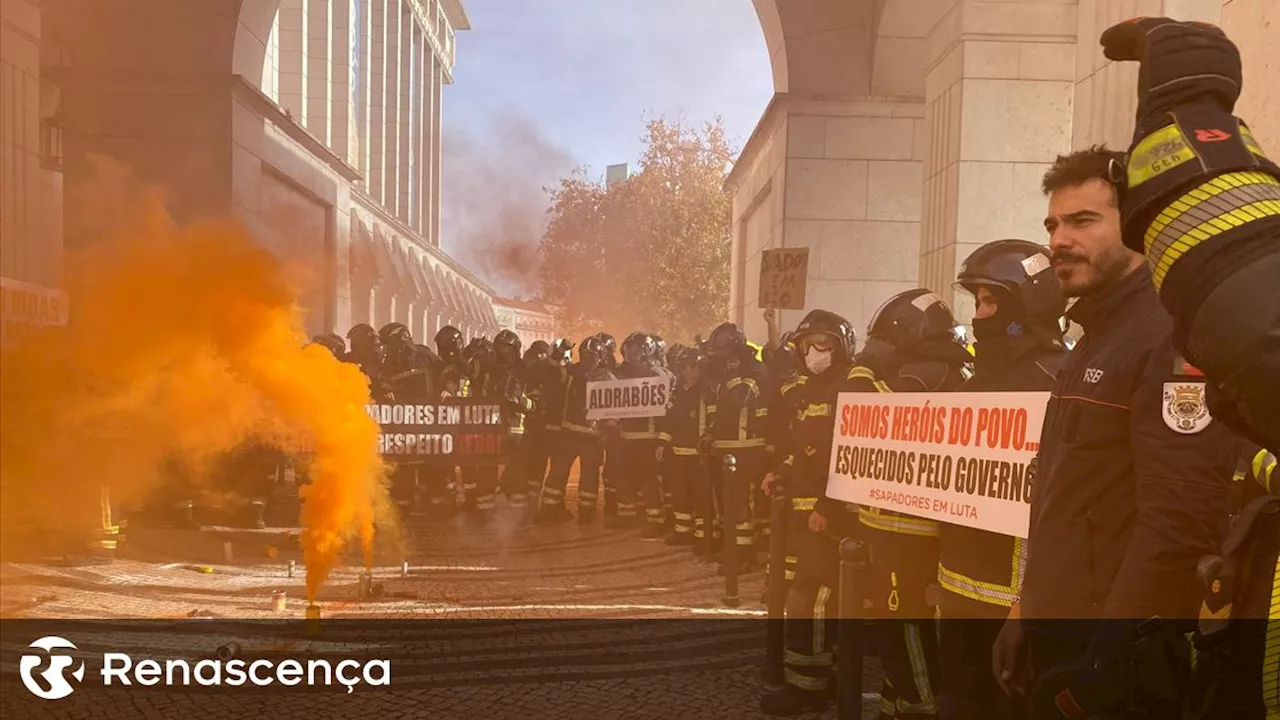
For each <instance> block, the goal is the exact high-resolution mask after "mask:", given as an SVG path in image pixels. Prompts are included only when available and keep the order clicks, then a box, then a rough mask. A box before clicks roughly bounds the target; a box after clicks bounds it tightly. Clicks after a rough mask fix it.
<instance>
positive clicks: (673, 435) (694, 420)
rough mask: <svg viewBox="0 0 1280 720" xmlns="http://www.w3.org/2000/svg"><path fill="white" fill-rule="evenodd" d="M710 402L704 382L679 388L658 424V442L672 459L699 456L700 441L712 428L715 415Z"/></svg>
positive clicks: (677, 387)
mask: <svg viewBox="0 0 1280 720" xmlns="http://www.w3.org/2000/svg"><path fill="white" fill-rule="evenodd" d="M710 400H711V388H709V387H707V385H706V383H704V382H702V381H698V382H696V383H694V384H693V385H689V386H684V385H680V384H677V386H676V389H675V392H674V393H673V394H672V396H671V407H670V408H668V409H667V415H666V417H663V418H659V421H658V439H659V440H661V441H662V442H663V443H665V444H666V445H667V446H668V447H669V448H670V452H671V454H672V455H677V456H682V455H698V454H699V448H698V446H699V444H700V443H699V441H700V440H701V439H702V438H703V436H705V435H706V434H707V431H708V430H709V429H710V428H711V420H712V417H713V416H714V414H715V406H714V405H711V404H710Z"/></svg>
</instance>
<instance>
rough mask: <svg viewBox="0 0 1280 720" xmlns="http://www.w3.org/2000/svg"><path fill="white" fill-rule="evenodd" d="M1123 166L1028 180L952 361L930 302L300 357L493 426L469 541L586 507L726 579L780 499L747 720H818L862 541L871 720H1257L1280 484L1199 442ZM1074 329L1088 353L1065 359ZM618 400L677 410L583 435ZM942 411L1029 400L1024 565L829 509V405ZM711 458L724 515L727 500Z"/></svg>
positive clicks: (1257, 463)
mask: <svg viewBox="0 0 1280 720" xmlns="http://www.w3.org/2000/svg"><path fill="white" fill-rule="evenodd" d="M1118 156H1119V155H1118V154H1117V153H1112V152H1109V151H1106V150H1103V149H1100V148H1094V149H1089V150H1085V151H1080V152H1077V153H1074V154H1071V155H1068V156H1064V157H1061V158H1059V159H1058V162H1057V163H1056V164H1055V165H1054V166H1053V167H1052V168H1051V169H1050V171H1049V172H1048V173H1047V174H1046V176H1045V179H1044V187H1043V189H1044V192H1045V193H1046V195H1047V196H1048V198H1049V209H1048V212H1047V214H1046V222H1045V225H1046V229H1047V230H1048V233H1049V240H1050V242H1049V247H1044V246H1041V245H1038V244H1036V243H1033V242H1029V241H1024V240H999V241H996V242H992V243H989V244H986V245H984V246H982V247H980V248H979V249H978V250H976V251H974V252H973V253H972V254H971V255H970V256H969V257H968V258H967V259H966V260H965V261H964V263H963V264H962V265H961V268H960V271H959V273H958V275H957V277H956V288H957V289H958V290H959V291H962V292H965V293H968V294H970V295H971V296H972V297H973V299H974V303H975V307H976V312H975V314H974V318H973V321H972V327H973V331H972V335H973V338H974V340H975V342H973V343H971V344H967V343H966V340H965V339H964V338H965V337H966V333H965V332H963V331H962V329H961V328H960V326H959V324H958V322H957V320H956V318H955V317H954V316H953V314H952V311H951V310H950V309H949V308H948V306H947V305H946V304H945V303H944V302H943V301H942V300H941V299H940V298H939V297H938V296H937V295H936V294H934V293H933V292H931V291H930V290H928V289H925V288H918V289H914V290H910V291H906V292H902V293H899V294H897V295H895V296H893V297H892V298H890V299H889V300H888V301H887V302H885V303H884V304H883V305H882V306H881V307H880V309H879V310H878V311H877V312H876V314H875V315H874V317H873V318H872V320H871V322H870V324H869V327H868V329H867V332H866V337H865V339H864V340H860V339H859V338H858V335H857V333H856V332H855V329H854V327H853V326H852V325H851V323H850V322H849V321H848V320H846V319H845V318H844V317H842V316H841V315H840V314H838V313H836V312H831V311H827V310H813V311H811V312H809V313H808V314H807V315H806V316H805V317H804V318H803V320H802V321H801V322H800V323H799V324H798V325H797V326H796V327H795V328H794V329H793V330H791V331H790V332H785V333H784V332H781V328H779V327H778V324H777V322H776V314H775V313H774V312H772V311H766V313H765V318H766V321H767V322H768V325H769V339H768V342H767V343H766V344H765V345H764V346H763V347H760V346H757V345H755V344H753V343H749V342H748V341H747V339H746V337H745V336H744V334H743V332H742V331H741V330H740V329H739V328H738V327H737V326H736V325H734V324H731V323H726V324H723V325H721V326H719V327H717V328H715V329H714V330H713V331H712V332H711V333H710V335H709V337H708V338H707V339H706V340H705V341H703V340H701V339H697V340H696V341H695V342H693V343H691V344H690V345H688V346H684V345H674V346H672V347H670V348H667V347H666V346H665V343H664V341H663V340H662V338H660V337H657V336H655V335H652V334H648V333H643V332H636V333H633V334H632V335H630V336H628V337H627V338H626V339H625V340H624V341H623V342H622V344H621V348H617V347H616V343H615V341H614V339H613V338H612V337H610V336H609V335H607V334H603V333H602V334H599V335H593V336H590V337H587V338H585V339H584V340H582V342H580V343H579V344H578V345H577V347H576V350H577V359H576V361H573V358H572V355H573V351H574V345H573V344H572V343H571V342H569V341H566V340H561V341H557V342H556V343H554V344H547V343H545V342H535V343H533V344H532V346H531V347H530V348H528V349H527V350H526V351H524V352H521V350H522V348H521V343H520V340H519V338H518V337H517V336H516V335H515V334H514V333H512V332H510V331H503V332H501V333H499V334H498V335H497V336H496V337H495V338H494V339H493V341H492V342H489V341H488V340H485V339H483V338H481V339H475V340H472V341H471V342H470V343H468V344H466V345H465V346H464V344H463V338H462V335H461V333H459V332H458V331H457V330H456V329H454V328H452V327H446V328H444V329H442V330H441V331H440V332H439V333H438V334H437V336H436V338H435V348H434V350H432V349H430V348H427V347H425V346H422V345H418V344H416V343H414V341H413V339H412V338H411V337H410V335H409V332H408V330H407V329H406V328H405V327H404V326H403V325H401V324H398V323H393V324H390V325H388V326H386V327H384V328H382V329H381V330H380V331H378V332H375V331H374V330H373V328H371V327H369V326H367V325H361V326H357V327H355V328H353V329H352V330H351V332H350V333H349V339H350V341H351V348H350V350H347V349H346V348H345V346H344V344H343V343H342V340H341V338H337V337H332V336H330V337H321V338H317V339H316V342H319V343H323V344H325V345H326V346H329V347H330V349H331V350H333V351H334V353H335V354H337V355H339V356H340V357H342V358H343V359H345V360H347V361H349V362H353V363H356V364H359V365H360V367H361V368H362V369H363V370H364V372H365V373H366V374H367V375H368V377H369V381H370V387H371V391H372V394H373V397H374V399H375V400H377V401H380V402H396V403H417V402H429V401H431V400H432V399H434V398H439V397H446V396H450V395H468V396H472V397H482V398H489V399H494V400H497V401H500V402H501V403H502V404H503V407H504V408H505V409H506V411H507V414H508V417H509V419H510V422H509V431H510V432H511V433H513V434H517V435H521V436H522V441H521V442H519V443H517V444H515V445H514V446H513V447H514V453H513V455H512V456H511V457H510V458H509V459H508V462H507V463H506V465H505V466H504V467H503V468H502V469H501V470H500V469H499V468H498V467H497V466H493V467H467V468H462V469H461V473H460V477H461V478H462V483H463V489H464V491H465V500H464V501H463V503H462V508H463V509H464V510H465V511H466V512H469V513H470V514H471V515H472V517H475V518H477V519H478V520H480V521H487V520H488V518H489V513H490V512H491V511H492V509H493V508H494V503H495V498H496V497H497V496H498V495H499V494H502V493H505V495H506V497H507V500H508V503H509V504H510V505H511V506H513V507H516V508H524V514H525V516H526V517H527V518H528V519H529V520H530V521H532V522H540V523H560V522H564V521H567V520H571V519H573V518H574V517H575V516H576V518H577V522H578V523H582V524H590V523H593V522H594V520H595V516H596V513H597V510H599V511H601V512H602V513H603V516H604V517H603V523H604V525H605V527H608V528H637V527H639V528H641V532H642V533H643V535H644V536H646V537H653V538H656V537H663V536H665V537H666V542H667V543H668V544H671V545H688V546H690V547H691V549H692V551H693V552H695V553H706V552H711V551H709V550H707V549H706V548H708V547H719V543H700V542H697V538H701V537H705V535H704V533H706V532H708V531H710V532H713V533H717V532H728V533H733V534H734V536H735V541H736V547H737V552H736V553H735V555H736V562H737V563H738V564H739V566H738V571H739V572H746V571H749V570H751V569H752V568H753V567H757V566H758V561H759V559H760V554H759V552H760V551H762V550H764V549H765V548H766V547H767V539H768V534H769V531H770V528H769V509H768V507H769V502H768V499H767V498H768V497H769V496H775V495H779V494H783V493H785V494H786V496H789V497H790V503H791V508H792V513H791V519H790V521H789V523H788V528H787V552H786V558H785V562H786V565H787V567H786V571H785V575H784V577H785V579H786V584H787V590H786V593H787V601H786V651H785V656H784V665H785V671H784V678H785V683H784V684H783V686H782V687H781V688H779V689H778V690H776V691H775V692H772V693H770V694H769V695H767V696H765V697H764V698H763V700H762V708H763V710H764V711H765V712H766V713H768V714H771V715H793V714H799V713H803V712H808V711H813V710H818V709H820V708H822V707H823V706H825V705H826V704H828V703H829V702H830V700H831V697H832V694H833V688H834V677H833V667H834V651H835V650H836V648H834V647H833V640H834V638H835V637H836V633H835V632H834V631H833V629H832V627H831V623H832V621H833V620H834V619H835V618H836V608H837V607H838V606H837V603H838V599H837V588H838V582H837V575H838V566H839V559H838V545H839V542H840V541H841V540H842V539H845V538H858V539H860V540H861V541H862V542H864V543H865V545H866V546H867V547H868V548H869V551H870V558H871V562H870V572H869V574H868V576H867V578H866V582H865V583H864V586H863V591H864V592H865V597H864V598H862V600H863V605H864V608H865V609H866V611H867V612H868V613H869V614H870V615H871V616H873V617H875V618H876V621H875V622H874V624H873V626H872V629H871V630H870V631H869V632H870V633H871V637H872V638H873V646H874V649H875V652H876V654H877V655H878V656H879V658H880V662H881V664H882V666H883V669H884V675H885V678H884V682H883V687H882V690H881V717H882V718H934V717H942V718H1019V717H1030V718H1049V717H1080V718H1084V717H1091V716H1099V717H1109V716H1117V717H1120V716H1125V717H1127V716H1134V717H1149V718H1165V717H1169V718H1174V717H1184V716H1193V717H1206V718H1208V717H1213V718H1250V717H1264V713H1265V712H1267V711H1268V710H1270V711H1271V712H1273V713H1274V712H1275V711H1276V710H1277V707H1278V703H1280V699H1278V698H1277V682H1278V678H1277V672H1280V671H1277V669H1276V667H1277V662H1280V632H1277V630H1280V628H1276V627H1275V621H1276V620H1280V599H1278V595H1280V565H1277V553H1278V552H1280V520H1278V517H1280V515H1278V514H1277V508H1278V507H1280V505H1278V504H1277V502H1276V497H1275V496H1276V494H1277V491H1280V483H1277V482H1276V480H1275V479H1274V469H1275V465H1276V458H1275V456H1274V455H1273V454H1271V453H1270V452H1268V451H1267V450H1266V449H1264V448H1261V447H1259V446H1257V445H1255V444H1253V443H1252V442H1250V441H1248V440H1246V439H1244V438H1242V437H1240V436H1238V435H1236V434H1234V433H1233V432H1232V431H1231V430H1230V429H1229V428H1228V427H1227V426H1226V425H1225V424H1222V423H1214V422H1213V419H1212V417H1211V415H1210V414H1209V412H1208V410H1207V408H1206V403H1205V398H1204V385H1205V383H1204V378H1203V377H1202V376H1201V375H1200V373H1199V372H1198V370H1196V368H1195V367H1193V366H1192V365H1191V364H1189V363H1188V362H1186V360H1185V359H1183V358H1182V356H1180V355H1179V354H1178V352H1177V351H1176V350H1175V349H1174V346H1173V344H1172V342H1171V320H1170V318H1169V316H1168V315H1167V314H1166V312H1165V310H1164V309H1163V308H1162V307H1161V306H1160V303H1159V299H1158V296H1157V294H1156V290H1155V288H1154V287H1153V285H1152V281H1151V278H1150V274H1149V272H1148V270H1147V268H1146V265H1145V262H1144V260H1143V257H1142V255H1140V254H1138V253H1136V252H1134V251H1132V250H1130V249H1128V248H1126V247H1125V245H1124V244H1123V242H1122V240H1121V234H1120V214H1119V205H1118V200H1117V193H1116V191H1115V188H1114V187H1113V185H1112V181H1111V180H1110V179H1109V175H1108V168H1109V166H1110V165H1111V162H1112V161H1113V160H1115V159H1116V158H1117V157H1118ZM1071 298H1074V299H1075V302H1074V304H1073V305H1072V306H1071V308H1070V310H1068V300H1069V299H1071ZM1068 321H1070V322H1074V323H1076V324H1077V325H1079V326H1081V327H1082V328H1083V336H1082V339H1081V340H1080V341H1079V343H1078V344H1076V345H1075V346H1074V347H1072V348H1070V349H1069V348H1068V343H1067V342H1066V339H1065V338H1066V332H1065V331H1066V329H1067V328H1068V327H1069V322H1068ZM619 349H620V351H621V361H619V359H618V357H617V356H618V350H619ZM631 378H657V379H660V381H662V382H669V383H671V384H672V387H673V388H674V392H673V394H672V396H671V400H670V404H669V406H668V408H667V412H666V414H665V416H663V417H660V418H634V419H624V420H616V421H614V420H607V421H593V420H588V419H587V395H586V394H587V391H588V384H589V383H592V382H597V381H608V380H614V379H631ZM959 390H963V391H965V392H984V393H985V392H1002V391H1003V392H1007V391H1048V392H1050V393H1051V400H1050V403H1049V407H1048V409H1047V414H1046V418H1045V422H1044V426H1043V431H1042V436H1041V438H1040V440H1041V447H1040V451H1039V455H1038V457H1037V462H1036V472H1035V476H1034V479H1033V482H1032V494H1031V513H1032V519H1031V528H1030V535H1029V537H1028V538H1027V539H1023V538H1018V537H1012V536H1007V535H1001V534H996V533H992V532H987V531H983V530H977V529H974V528H971V527H965V526H963V525H953V524H948V523H943V522H938V521H935V520H930V519H925V518H921V517H915V516H911V515H903V514H899V513H895V512H891V511H888V510H883V509H879V508H876V507H869V506H852V505H850V504H847V503H844V502H840V501H837V500H833V499H831V498H829V497H827V495H826V489H827V482H828V477H829V467H830V455H831V450H832V436H833V423H834V420H835V418H834V417H833V408H836V407H837V397H838V395H839V394H840V393H848V392H857V393H890V392H950V391H959ZM728 455H731V456H732V458H733V460H732V464H733V465H734V467H735V472H734V479H733V482H735V483H737V485H736V487H737V488H738V492H727V493H726V492H722V489H723V488H725V487H726V485H725V484H724V482H723V479H722V478H721V476H720V473H721V472H725V471H724V470H722V469H721V468H722V467H723V466H724V465H725V463H724V460H725V457H726V456H728ZM575 462H576V463H578V467H579V480H578V485H577V493H576V507H574V508H570V507H569V506H568V505H567V504H566V502H567V500H568V496H567V495H566V489H567V486H568V484H569V483H568V480H569V478H570V469H571V467H572V466H573V465H574V463H575ZM455 477H457V476H456V475H455V472H454V470H453V469H452V468H442V467H440V466H437V465H430V464H414V463H412V462H410V463H401V464H400V465H399V466H397V467H396V468H395V470H394V471H393V483H392V484H393V495H394V496H396V497H397V498H399V499H400V500H401V501H402V502H403V503H409V502H411V501H412V500H413V498H414V494H415V492H422V493H424V494H425V497H426V499H427V501H428V503H429V506H430V508H431V510H432V512H433V513H435V514H437V515H444V514H449V513H450V512H452V510H453V509H454V505H453V502H454V494H453V493H452V492H451V491H450V486H451V485H452V484H453V482H454V480H455ZM602 480H603V493H601V481H602ZM601 494H603V497H601ZM708 496H714V501H713V502H712V503H700V502H699V498H703V497H708ZM1228 528H1230V532H1229V534H1228ZM1224 540H1225V541H1226V543H1227V544H1226V545H1225V546H1224V544H1223V543H1224ZM721 562H723V558H721ZM721 572H724V569H723V568H722V570H721ZM1227 618H1232V619H1234V621H1235V622H1234V623H1231V622H1226V620H1227ZM1250 618H1252V619H1254V620H1260V621H1262V622H1261V623H1254V624H1250V623H1249V622H1248V619H1250ZM1267 618H1270V620H1271V621H1272V622H1271V627H1270V629H1268V627H1267V625H1266V619H1267ZM1197 619H1198V620H1199V621H1200V624H1199V628H1198V632H1197ZM1214 623H1217V625H1215V624H1214ZM1219 627H1221V628H1229V629H1222V630H1216V628H1219ZM1223 648H1229V649H1228V650H1224V649H1223ZM1028 650H1029V652H1028ZM1193 651H1194V652H1193ZM1192 655H1196V656H1197V657H1198V662H1197V663H1196V667H1195V670H1194V672H1195V674H1194V675H1193V674H1192V673H1193V669H1192V664H1191V662H1190V661H1189V660H1187V658H1189V657H1191V656H1192ZM1184 661H1185V662H1184ZM1135 668H1141V671H1140V672H1139V671H1137V670H1135ZM1153 668H1155V669H1153ZM1191 705H1195V706H1196V707H1197V712H1198V713H1199V714H1196V715H1184V714H1183V713H1184V712H1187V711H1188V710H1187V709H1188V708H1189V707H1190V706H1191ZM1264 708H1265V709H1264ZM1126 712H1127V713H1130V714H1131V715H1124V713H1126ZM1266 717H1272V716H1266Z"/></svg>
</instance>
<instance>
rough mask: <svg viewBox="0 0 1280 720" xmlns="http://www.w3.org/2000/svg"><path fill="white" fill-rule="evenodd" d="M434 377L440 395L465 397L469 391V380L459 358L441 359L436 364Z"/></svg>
mask: <svg viewBox="0 0 1280 720" xmlns="http://www.w3.org/2000/svg"><path fill="white" fill-rule="evenodd" d="M435 377H436V387H437V388H438V389H439V390H440V397H446V398H447V397H466V396H467V395H468V394H469V393H470V391H471V381H470V380H469V379H468V378H467V373H466V368H465V367H463V363H462V360H461V359H457V358H455V359H454V360H441V361H440V362H439V363H438V364H437V365H436V370H435Z"/></svg>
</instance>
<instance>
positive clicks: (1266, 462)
mask: <svg viewBox="0 0 1280 720" xmlns="http://www.w3.org/2000/svg"><path fill="white" fill-rule="evenodd" d="M1251 467H1252V469H1253V478H1254V479H1255V480H1257V481H1258V484H1259V485H1261V486H1262V487H1263V488H1265V489H1266V491H1267V492H1270V493H1273V492H1276V490H1280V488H1275V487H1272V485H1271V476H1272V474H1273V473H1274V472H1275V469H1276V456H1275V455H1274V454H1272V453H1271V451H1269V450H1259V451H1258V454H1257V455H1254V456H1253V462H1252V463H1251Z"/></svg>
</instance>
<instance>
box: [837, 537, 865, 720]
mask: <svg viewBox="0 0 1280 720" xmlns="http://www.w3.org/2000/svg"><path fill="white" fill-rule="evenodd" d="M870 567H871V553H870V551H869V550H868V548H867V544H866V543H864V542H862V541H861V540H854V539H852V538H845V539H844V540H842V541H841V542H840V585H839V593H840V607H839V611H838V614H837V616H836V617H837V620H836V693H837V694H836V717H837V718H839V720H855V719H856V718H861V717H862V654H863V651H864V648H863V638H864V632H863V630H864V627H865V624H866V620H867V619H868V618H867V615H868V613H866V612H865V611H864V609H863V604H862V596H863V595H865V594H866V592H867V589H868V588H867V578H868V571H869V569H870Z"/></svg>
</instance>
